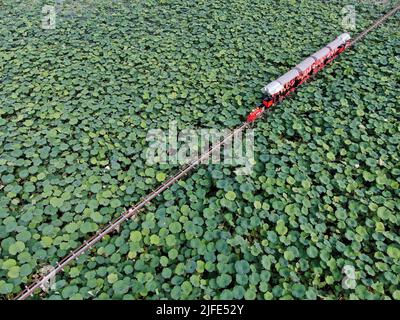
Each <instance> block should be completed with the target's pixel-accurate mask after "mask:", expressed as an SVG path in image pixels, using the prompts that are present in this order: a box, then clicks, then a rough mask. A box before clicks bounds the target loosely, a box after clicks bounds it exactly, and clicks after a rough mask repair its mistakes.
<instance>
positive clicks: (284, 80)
mask: <svg viewBox="0 0 400 320" xmlns="http://www.w3.org/2000/svg"><path fill="white" fill-rule="evenodd" d="M350 39H351V37H350V35H349V34H348V33H343V34H341V35H340V36H339V37H337V38H336V39H335V40H334V41H332V42H331V43H329V44H328V45H327V46H325V47H323V48H322V49H321V50H319V51H317V52H315V53H314V54H313V55H311V56H310V57H308V58H307V59H305V60H304V61H302V62H301V63H299V64H298V65H297V66H295V67H294V68H293V69H292V70H290V71H289V72H287V73H285V74H284V75H283V76H281V77H280V78H278V79H277V80H275V81H272V82H271V83H269V84H267V85H266V86H265V87H264V88H262V90H261V91H262V92H263V94H264V98H263V102H262V103H261V104H260V105H259V106H258V107H257V108H255V109H254V110H253V111H252V112H251V113H250V114H249V115H248V117H247V122H253V121H254V120H256V119H257V118H258V117H260V116H261V114H262V113H263V112H264V111H265V109H268V108H270V107H272V106H273V105H274V104H275V103H277V102H279V101H281V100H282V99H284V98H285V97H286V96H287V95H288V94H289V93H291V92H292V91H294V90H296V88H297V87H298V86H299V85H301V84H302V83H303V82H305V81H306V80H307V79H309V78H310V77H311V76H312V75H314V74H316V73H317V72H318V71H320V70H321V69H322V68H324V66H325V65H327V64H328V63H329V62H331V61H332V60H333V59H335V58H336V57H337V56H338V55H339V54H340V53H342V52H343V51H344V50H345V49H346V48H347V46H348V44H349V43H350Z"/></svg>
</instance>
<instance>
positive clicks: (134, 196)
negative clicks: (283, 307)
mask: <svg viewBox="0 0 400 320" xmlns="http://www.w3.org/2000/svg"><path fill="white" fill-rule="evenodd" d="M50 2H51V1H50ZM393 3H394V2H393V1H391V2H389V3H388V4H387V5H382V4H378V3H374V2H373V1H362V2H358V3H357V5H356V9H357V25H356V29H357V30H356V31H355V33H356V32H359V31H361V30H363V29H364V28H365V27H367V26H368V25H369V24H370V23H371V22H372V21H373V20H375V19H376V18H378V17H379V16H380V15H381V14H382V13H384V12H386V11H388V9H389V8H390V7H391V6H393ZM43 4H49V1H34V0H32V1H29V2H28V1H14V0H13V1H11V0H4V1H1V4H0V6H1V10H0V21H1V27H0V106H1V108H0V295H1V297H2V298H4V299H11V298H13V297H15V295H16V294H17V293H18V292H19V291H20V290H21V289H22V288H23V287H24V285H26V284H28V283H31V282H32V281H33V280H34V279H36V278H37V277H38V276H39V274H40V270H41V269H42V268H43V267H45V266H48V265H49V264H50V265H55V264H56V262H57V261H59V260H61V259H62V257H64V256H65V255H66V254H68V253H69V252H70V251H71V250H72V249H74V248H76V247H77V246H78V245H80V244H81V243H82V242H83V241H84V239H87V238H88V237H89V236H91V235H92V234H93V233H94V232H95V231H96V230H97V229H98V228H99V227H101V226H103V225H105V224H107V223H108V222H109V221H110V220H111V219H112V218H113V217H116V216H117V215H118V214H120V213H121V212H123V211H124V208H128V207H129V206H130V205H132V204H134V203H135V202H137V201H138V200H140V199H141V198H142V197H143V196H144V195H146V194H147V193H149V192H150V191H151V190H152V189H154V188H155V187H156V186H157V185H158V184H159V182H160V181H163V180H164V179H165V178H166V175H167V174H170V173H172V172H174V171H176V170H177V169H178V166H173V165H154V166H151V167H149V166H147V165H146V159H145V158H144V152H143V150H144V149H145V148H146V146H147V142H146V139H145V138H146V134H147V132H148V130H150V129H157V128H168V121H169V120H178V126H179V128H180V129H184V128H217V129H223V128H233V127H235V126H237V125H238V124H240V123H241V122H242V121H243V120H244V119H245V115H246V114H247V113H248V112H249V110H251V109H252V108H253V106H254V105H255V103H257V102H259V101H260V99H261V92H260V88H261V86H262V85H264V84H265V83H267V82H269V81H272V80H273V79H275V78H276V77H277V76H279V75H281V74H283V73H284V72H286V71H287V70H288V69H290V68H292V67H293V66H294V65H295V64H297V63H298V62H300V61H301V60H302V59H303V58H304V57H307V56H308V55H310V54H311V53H313V52H314V51H316V50H317V49H319V48H320V47H322V46H323V45H325V44H326V43H328V42H329V41H331V40H332V39H334V38H335V37H336V36H337V35H338V34H339V33H341V32H342V31H343V29H342V27H341V20H342V18H341V10H342V8H343V6H344V5H346V4H348V2H346V1H311V0H310V1H308V0H307V1H306V0H304V1H293V0H282V1H272V0H271V1H264V0H263V1H261V0H251V1H250V0H249V1H247V0H231V1H223V0H216V1H197V0H196V1H178V0H160V1H155V0H148V1H133V0H132V1H122V0H121V1H118V0H115V1H111V0H110V1H105V0H100V1H83V0H82V1H75V4H73V3H72V1H68V0H65V1H64V4H63V7H62V8H61V9H60V10H59V13H58V15H57V27H56V29H55V30H43V29H41V19H42V13H41V7H42V5H43ZM399 30H400V29H399V20H398V15H397V18H396V19H391V20H389V21H388V22H387V23H386V24H385V25H383V26H382V27H381V28H379V29H378V30H377V31H375V32H374V33H372V34H370V35H369V36H368V37H367V38H366V39H365V40H364V41H363V42H362V43H360V44H359V45H358V46H357V48H356V49H355V50H352V51H349V52H347V53H345V54H344V55H343V56H342V57H340V58H339V59H338V60H337V61H335V62H334V63H333V64H332V65H330V66H329V67H328V68H326V69H325V70H324V71H322V72H321V73H320V74H319V75H318V76H317V77H316V78H315V79H314V80H313V81H311V82H309V83H308V84H306V85H304V86H302V87H301V88H300V90H299V91H298V92H297V93H296V94H295V95H293V96H291V97H290V98H289V99H287V100H285V101H284V102H283V103H281V104H280V105H279V106H278V107H277V108H276V109H275V110H274V112H272V113H270V114H269V115H268V117H267V118H263V119H262V120H260V121H258V122H257V123H256V124H255V125H254V128H255V129H256V138H255V160H256V165H255V167H254V170H253V171H252V173H251V175H249V176H237V175H235V173H234V170H233V169H234V168H233V167H228V166H223V165H221V164H214V165H208V166H206V165H202V166H201V167H200V168H198V170H196V171H195V172H194V173H193V174H191V175H190V176H188V177H187V178H185V179H183V180H181V181H180V182H179V183H177V184H175V185H174V186H173V187H171V188H170V189H169V190H168V191H166V192H165V193H164V194H163V195H162V196H160V197H158V198H157V199H156V200H155V201H153V203H152V204H151V205H149V206H148V207H147V208H146V210H143V211H142V212H141V213H140V215H139V217H138V218H136V219H134V220H130V221H128V222H127V223H125V224H124V225H123V226H121V228H120V229H119V230H117V231H115V232H114V233H113V234H112V235H111V236H107V237H106V238H105V239H104V240H103V241H101V242H100V243H99V244H98V245H96V247H95V248H93V250H91V251H90V252H88V253H87V254H85V255H83V256H81V257H80V258H79V259H78V261H77V262H76V263H72V264H71V265H70V266H69V267H66V268H65V270H64V273H61V274H59V275H58V276H57V278H56V286H55V289H54V290H51V291H49V292H48V293H44V292H40V291H38V292H37V294H36V295H35V296H34V297H33V298H34V299H162V298H168V299H400V290H399V280H400V276H399V275H400V237H399V230H400V221H399V218H400V214H399V211H400V201H399V183H400V166H399V163H400V150H399V142H400V133H399V132H400V130H399V129H400V122H399V111H400V110H399V99H400V89H399V79H400V46H399V37H400V31H399ZM344 266H352V267H353V268H354V271H355V287H354V288H350V289H345V288H343V286H342V281H343V278H344V277H345V274H343V273H342V269H343V267H344Z"/></svg>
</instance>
